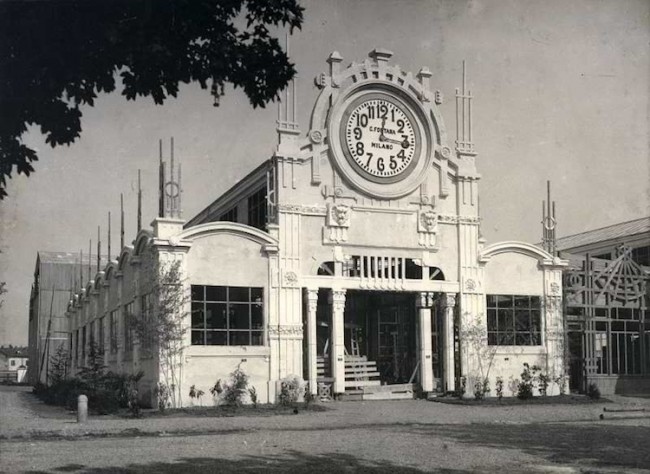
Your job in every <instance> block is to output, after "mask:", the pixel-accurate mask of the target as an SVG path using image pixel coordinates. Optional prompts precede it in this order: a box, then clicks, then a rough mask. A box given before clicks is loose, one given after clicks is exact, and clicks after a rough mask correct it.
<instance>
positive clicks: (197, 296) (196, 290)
mask: <svg viewBox="0 0 650 474" xmlns="http://www.w3.org/2000/svg"><path fill="white" fill-rule="evenodd" d="M203 288H205V287H204V286H203V285H192V300H193V301H203Z"/></svg>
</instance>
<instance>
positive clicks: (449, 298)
mask: <svg viewBox="0 0 650 474" xmlns="http://www.w3.org/2000/svg"><path fill="white" fill-rule="evenodd" d="M441 303H442V306H443V307H444V308H446V309H451V308H453V307H454V306H456V295H455V294H452V293H446V294H445V296H444V298H442V300H441Z"/></svg>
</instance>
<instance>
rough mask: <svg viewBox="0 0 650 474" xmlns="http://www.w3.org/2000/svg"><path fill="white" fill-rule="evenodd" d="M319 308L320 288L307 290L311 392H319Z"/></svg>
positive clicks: (313, 393) (308, 362) (308, 377)
mask: <svg viewBox="0 0 650 474" xmlns="http://www.w3.org/2000/svg"><path fill="white" fill-rule="evenodd" d="M317 308H318V289H315V290H310V289H308V290H307V379H308V380H307V381H308V382H309V393H311V394H312V395H317V394H318V387H317V381H316V379H317V370H318V369H317V362H316V350H317V347H316V309H317Z"/></svg>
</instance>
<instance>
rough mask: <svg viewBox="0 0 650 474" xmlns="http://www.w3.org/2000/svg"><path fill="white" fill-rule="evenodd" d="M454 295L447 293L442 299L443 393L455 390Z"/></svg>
mask: <svg viewBox="0 0 650 474" xmlns="http://www.w3.org/2000/svg"><path fill="white" fill-rule="evenodd" d="M455 306H456V295H455V294H452V293H447V294H446V295H445V296H444V297H443V299H442V309H443V310H444V314H443V318H442V352H443V358H442V361H443V366H442V367H443V369H442V380H443V387H444V391H445V392H449V391H452V390H455V389H456V383H455V373H454V307H455Z"/></svg>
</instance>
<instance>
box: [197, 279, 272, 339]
mask: <svg viewBox="0 0 650 474" xmlns="http://www.w3.org/2000/svg"><path fill="white" fill-rule="evenodd" d="M263 336H264V304H263V289H262V288H248V287H241V286H204V285H192V345H208V346H261V345H263V344H264V341H263Z"/></svg>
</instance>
